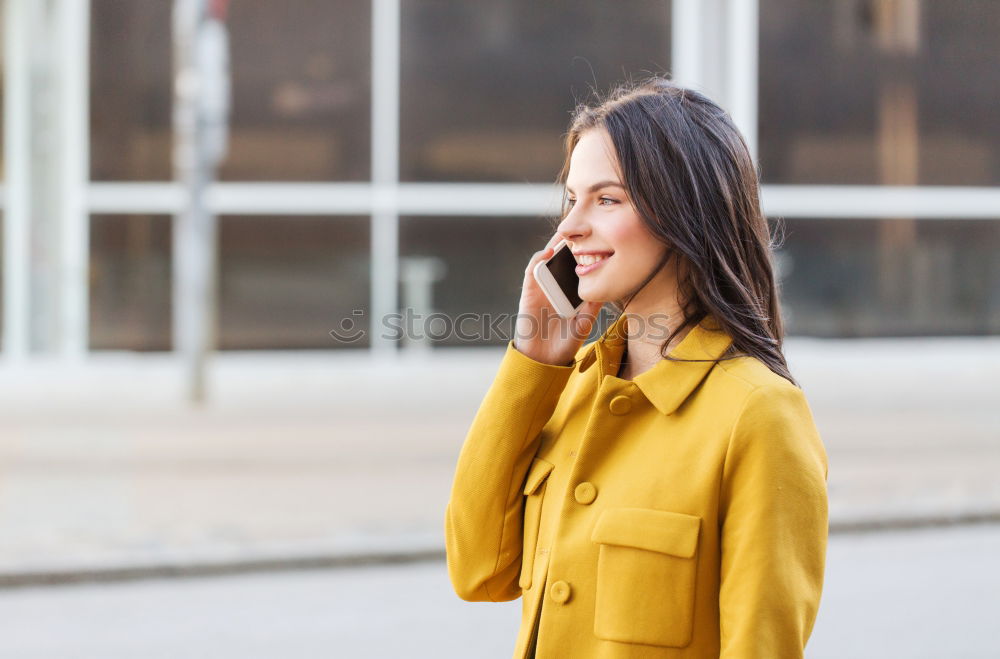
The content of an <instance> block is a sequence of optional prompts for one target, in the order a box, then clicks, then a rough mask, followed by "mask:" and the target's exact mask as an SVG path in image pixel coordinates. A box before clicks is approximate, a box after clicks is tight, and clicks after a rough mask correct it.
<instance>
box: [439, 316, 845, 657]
mask: <svg viewBox="0 0 1000 659" xmlns="http://www.w3.org/2000/svg"><path fill="white" fill-rule="evenodd" d="M719 327H720V326H719V325H718V323H717V322H716V321H715V320H714V319H713V318H712V317H711V316H709V317H707V318H706V319H705V320H703V321H702V323H701V324H700V325H698V326H696V327H694V328H692V329H691V331H690V332H689V333H688V334H687V336H685V337H684V339H683V340H682V341H681V342H680V343H679V344H678V345H677V346H676V347H675V348H674V350H673V352H672V353H671V354H672V355H674V356H676V357H682V358H687V359H708V358H714V357H718V356H720V355H721V354H722V352H723V351H724V350H725V349H726V348H727V347H728V346H729V344H730V343H731V341H732V339H731V338H730V337H729V336H728V335H727V334H725V333H724V332H722V331H721V330H720V329H719ZM626 331H627V316H624V315H623V316H620V317H619V318H618V320H617V321H616V322H615V323H613V324H612V325H611V327H609V328H608V330H607V331H606V332H605V333H604V336H603V337H601V339H599V340H597V341H594V342H592V343H590V344H587V345H584V346H583V347H582V348H581V349H580V351H579V352H578V353H577V355H576V357H577V360H581V359H582V361H580V362H579V363H578V364H577V365H576V366H553V365H550V364H543V363H541V362H537V361H535V360H533V359H531V358H529V357H527V356H526V355H524V354H523V353H520V352H518V351H517V350H516V349H515V348H514V346H513V341H511V342H508V344H507V349H506V352H505V354H504V357H503V360H502V362H501V363H500V367H499V372H498V373H497V376H496V379H495V380H494V382H493V384H492V385H491V387H490V388H489V391H488V392H487V394H486V397H485V400H484V401H483V403H482V405H481V407H480V409H479V411H478V412H477V414H476V417H475V420H474V421H473V423H472V426H471V428H470V430H469V433H468V436H467V437H466V439H465V443H464V444H463V446H462V449H461V452H460V454H459V457H458V465H457V468H456V473H455V477H454V482H453V485H452V490H451V498H450V500H449V502H448V506H447V510H446V513H445V538H446V549H447V561H448V572H449V576H450V579H451V582H452V585H453V587H454V589H455V592H456V593H457V594H458V596H459V597H461V598H462V599H464V600H469V601H484V602H488V601H493V602H501V601H509V600H513V599H515V598H517V597H523V600H522V622H521V628H520V632H519V634H518V637H517V641H516V645H515V650H514V657H515V658H523V657H526V656H530V654H529V652H530V649H531V647H532V645H533V644H534V643H535V642H536V641H537V649H536V651H535V652H536V655H535V656H537V657H538V658H539V659H566V658H569V659H589V658H592V657H593V658H607V659H611V658H618V657H629V658H631V659H640V658H642V659H645V658H649V659H654V658H656V659H660V658H666V657H705V658H707V657H713V658H715V657H723V658H736V657H741V658H750V657H760V658H762V659H779V658H792V657H802V656H803V651H804V648H805V645H806V641H807V639H808V638H809V635H810V633H811V631H812V628H813V624H814V622H815V620H816V614H817V611H818V608H819V603H820V595H821V591H822V587H823V573H824V566H825V561H826V543H827V533H828V501H827V489H826V484H827V455H826V450H825V447H824V445H823V442H822V440H821V439H820V436H819V433H818V432H817V429H816V426H815V423H814V420H813V416H812V413H811V410H810V407H809V405H808V403H807V401H806V398H805V396H804V395H803V392H802V390H801V389H799V388H797V387H795V386H794V385H792V384H791V383H790V382H788V381H787V380H785V379H784V378H782V377H780V376H778V375H776V374H775V373H773V372H772V371H771V370H770V369H768V368H767V367H766V366H765V365H764V364H763V362H761V361H760V360H758V359H756V358H753V357H738V358H735V359H731V360H727V361H722V362H719V363H718V365H713V364H712V363H711V362H685V363H679V362H671V361H668V360H662V361H660V362H659V363H658V364H657V365H656V366H654V367H653V368H651V369H650V370H648V371H646V372H644V373H642V374H640V375H638V376H637V377H635V378H634V379H633V380H623V379H620V378H618V377H617V376H616V374H617V372H618V366H619V363H620V359H621V356H622V353H623V352H624V347H625V343H626V342H625V336H626V334H625V332H626ZM473 654H475V653H473ZM473 654H470V656H473ZM475 656H486V655H485V654H483V653H480V654H476V655H475Z"/></svg>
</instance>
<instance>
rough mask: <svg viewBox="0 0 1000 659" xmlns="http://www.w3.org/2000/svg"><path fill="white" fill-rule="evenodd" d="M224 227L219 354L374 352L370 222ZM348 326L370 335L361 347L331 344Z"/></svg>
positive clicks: (228, 222) (226, 220) (289, 220)
mask: <svg viewBox="0 0 1000 659" xmlns="http://www.w3.org/2000/svg"><path fill="white" fill-rule="evenodd" d="M220 219H221V224H220V227H219V243H220V250H221V253H222V262H221V268H220V273H221V274H220V281H219V341H220V347H221V348H223V349H227V348H231V349H269V348H314V349H325V348H344V349H354V348H367V347H369V346H370V345H371V344H370V341H369V334H368V332H369V327H368V318H369V298H370V295H371V288H370V284H369V281H370V276H369V267H370V262H371V259H370V255H369V244H370V238H369V236H370V229H369V220H368V217H367V216H365V217H259V216H252V217H232V216H224V217H222V218H220ZM355 310H360V311H362V312H363V315H353V312H354V311H355ZM345 319H351V320H353V321H355V323H354V326H355V327H356V328H359V329H363V330H364V331H365V332H366V334H365V336H364V338H363V339H362V340H358V341H354V342H349V343H348V342H339V341H336V340H335V339H334V338H333V337H331V336H330V331H331V330H333V329H337V328H339V327H340V323H341V321H343V320H345Z"/></svg>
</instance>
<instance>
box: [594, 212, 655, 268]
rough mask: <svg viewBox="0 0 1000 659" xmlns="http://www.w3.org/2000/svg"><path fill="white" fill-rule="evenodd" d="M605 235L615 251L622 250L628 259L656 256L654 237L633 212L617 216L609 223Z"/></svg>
mask: <svg viewBox="0 0 1000 659" xmlns="http://www.w3.org/2000/svg"><path fill="white" fill-rule="evenodd" d="M606 235H607V240H608V242H609V243H610V244H611V245H613V246H614V249H615V252H616V253H617V252H622V253H623V254H625V255H626V256H627V257H628V258H627V260H629V261H632V260H639V261H645V260H647V259H649V258H655V256H656V252H657V242H656V239H655V238H653V237H652V236H650V235H649V231H648V230H647V229H646V227H645V225H644V224H643V223H642V220H641V219H639V216H638V215H637V214H635V213H625V214H623V215H622V216H621V217H620V218H618V221H616V222H613V223H611V224H610V225H609V226H608V230H607V234H606Z"/></svg>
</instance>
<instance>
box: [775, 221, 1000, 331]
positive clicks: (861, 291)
mask: <svg viewBox="0 0 1000 659" xmlns="http://www.w3.org/2000/svg"><path fill="white" fill-rule="evenodd" d="M998 252H1000V222H997V221H995V220H962V219H956V220H906V219H904V220H892V219H843V220H841V219H837V220H818V219H790V220H786V221H785V241H784V245H783V246H782V247H781V248H780V249H779V250H778V254H777V256H778V264H779V272H780V273H781V287H782V301H783V303H784V312H785V319H786V322H787V327H786V331H787V332H788V333H790V334H808V335H813V336H829V337H836V336H917V335H959V334H973V335H975V334H996V333H998V332H1000V261H998V260H997V258H996V254H997V253H998Z"/></svg>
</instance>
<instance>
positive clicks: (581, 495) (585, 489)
mask: <svg viewBox="0 0 1000 659" xmlns="http://www.w3.org/2000/svg"><path fill="white" fill-rule="evenodd" d="M573 496H574V497H576V500H577V503H582V504H588V503H591V502H592V501H593V500H594V499H596V498H597V488H596V487H594V484H593V483H587V482H583V483H580V484H579V485H577V486H576V489H575V490H573Z"/></svg>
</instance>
